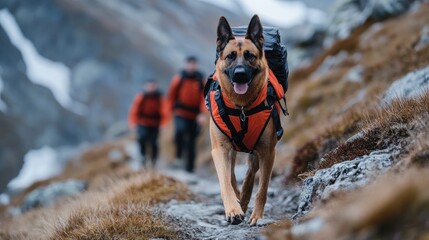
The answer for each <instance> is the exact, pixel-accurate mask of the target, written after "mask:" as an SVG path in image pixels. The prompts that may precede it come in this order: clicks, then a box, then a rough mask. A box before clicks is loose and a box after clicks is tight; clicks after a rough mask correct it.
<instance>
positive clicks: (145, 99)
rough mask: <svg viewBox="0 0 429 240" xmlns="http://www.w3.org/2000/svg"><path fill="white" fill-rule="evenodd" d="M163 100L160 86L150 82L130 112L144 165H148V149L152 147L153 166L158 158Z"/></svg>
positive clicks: (152, 81) (131, 123)
mask: <svg viewBox="0 0 429 240" xmlns="http://www.w3.org/2000/svg"><path fill="white" fill-rule="evenodd" d="M162 109H163V100H162V96H161V92H160V91H159V89H158V85H157V83H156V82H155V81H154V80H149V81H147V82H146V84H145V86H144V90H143V91H142V92H140V93H138V94H137V96H136V97H135V98H134V101H133V103H132V105H131V109H130V112H129V118H128V121H129V125H130V126H131V127H132V128H136V131H137V136H138V138H137V140H138V143H139V145H140V152H141V155H142V160H143V164H146V159H147V156H146V147H148V145H150V148H151V153H152V166H155V163H156V160H157V157H158V135H159V127H160V125H161V121H162V120H163V119H162V118H163V114H162Z"/></svg>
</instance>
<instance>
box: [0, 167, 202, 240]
mask: <svg viewBox="0 0 429 240" xmlns="http://www.w3.org/2000/svg"><path fill="white" fill-rule="evenodd" d="M112 182H114V184H112V185H111V186H110V187H108V188H104V189H99V190H93V191H89V192H86V193H84V194H82V195H80V196H79V197H77V198H71V199H69V200H63V201H60V202H58V203H57V204H56V205H55V206H52V207H49V208H44V209H36V210H32V211H29V212H28V213H25V214H24V215H22V216H18V217H15V218H13V219H9V220H7V221H6V220H4V221H3V222H2V225H3V226H4V227H3V228H2V230H0V236H2V235H3V236H5V238H8V237H9V238H10V239H149V238H155V237H161V238H166V239H183V238H190V236H186V235H184V234H183V233H180V232H178V230H177V229H176V228H175V225H174V223H172V222H171V221H170V220H169V219H168V218H167V217H166V216H164V215H163V213H162V212H161V211H159V210H155V209H153V206H154V205H155V204H159V203H165V202H167V201H169V200H172V199H176V200H179V201H180V200H189V199H191V198H193V197H194V196H193V194H192V193H191V192H190V191H189V190H188V189H187V187H186V186H185V185H184V184H182V183H180V182H177V181H176V180H174V179H172V178H169V177H165V176H161V175H158V174H153V173H150V172H140V173H135V174H132V175H131V176H130V177H129V178H128V179H122V180H112Z"/></svg>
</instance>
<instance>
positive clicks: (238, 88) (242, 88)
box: [234, 83, 249, 94]
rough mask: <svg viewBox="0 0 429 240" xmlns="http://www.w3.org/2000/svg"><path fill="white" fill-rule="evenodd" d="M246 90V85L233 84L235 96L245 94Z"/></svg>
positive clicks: (247, 86)
mask: <svg viewBox="0 0 429 240" xmlns="http://www.w3.org/2000/svg"><path fill="white" fill-rule="evenodd" d="M248 88H249V85H247V83H234V91H235V93H237V94H245V93H246V92H247V89H248Z"/></svg>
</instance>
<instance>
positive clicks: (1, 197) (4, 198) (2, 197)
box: [0, 193, 10, 205]
mask: <svg viewBox="0 0 429 240" xmlns="http://www.w3.org/2000/svg"><path fill="white" fill-rule="evenodd" d="M9 203H10V197H9V195H8V194H6V193H2V194H0V205H8V204H9Z"/></svg>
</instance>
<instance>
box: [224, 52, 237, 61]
mask: <svg viewBox="0 0 429 240" xmlns="http://www.w3.org/2000/svg"><path fill="white" fill-rule="evenodd" d="M236 57H237V53H236V52H231V53H230V54H228V55H226V59H228V60H229V61H234V60H235V58H236Z"/></svg>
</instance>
